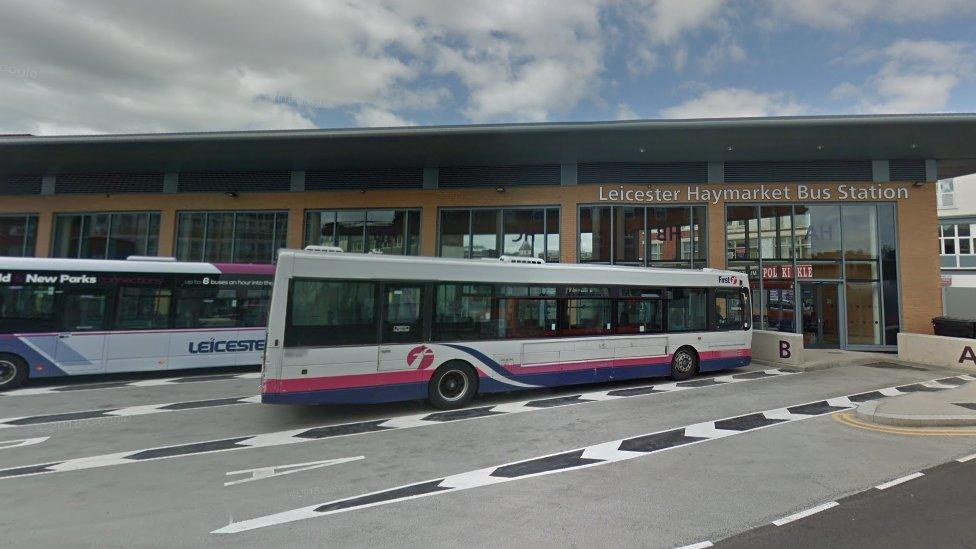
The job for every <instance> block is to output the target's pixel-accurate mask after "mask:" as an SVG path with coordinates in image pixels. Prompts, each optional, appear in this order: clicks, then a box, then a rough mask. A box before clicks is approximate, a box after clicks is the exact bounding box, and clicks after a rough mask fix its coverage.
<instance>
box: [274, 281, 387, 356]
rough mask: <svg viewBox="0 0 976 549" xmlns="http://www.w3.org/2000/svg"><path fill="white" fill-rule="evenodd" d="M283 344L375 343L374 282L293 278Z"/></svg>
mask: <svg viewBox="0 0 976 549" xmlns="http://www.w3.org/2000/svg"><path fill="white" fill-rule="evenodd" d="M289 286H290V287H289V288H288V291H289V296H288V312H287V321H286V323H285V341H284V345H285V347H327V346H330V345H357V344H358V345H376V344H377V337H376V336H377V331H378V326H377V321H378V318H377V314H376V283H374V282H363V281H350V280H304V279H293V280H292V281H291V283H290V284H289Z"/></svg>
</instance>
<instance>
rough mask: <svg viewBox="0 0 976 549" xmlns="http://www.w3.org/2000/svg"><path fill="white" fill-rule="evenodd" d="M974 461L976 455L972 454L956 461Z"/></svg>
mask: <svg viewBox="0 0 976 549" xmlns="http://www.w3.org/2000/svg"><path fill="white" fill-rule="evenodd" d="M973 459H976V454H970V455H968V456H963V457H961V458H959V459H957V460H956V461H958V462H959V463H966V462H967V461H971V460H973Z"/></svg>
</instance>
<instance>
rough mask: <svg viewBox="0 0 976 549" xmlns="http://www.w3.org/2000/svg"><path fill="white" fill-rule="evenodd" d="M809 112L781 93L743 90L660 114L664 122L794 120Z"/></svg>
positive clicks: (712, 93)
mask: <svg viewBox="0 0 976 549" xmlns="http://www.w3.org/2000/svg"><path fill="white" fill-rule="evenodd" d="M805 110H806V109H805V108H804V107H803V106H802V105H800V104H798V103H796V102H795V101H793V100H792V99H790V98H789V96H788V95H787V94H785V93H782V92H777V93H762V92H756V91H752V90H747V89H742V88H723V89H717V90H709V91H706V92H704V93H702V94H701V95H699V96H698V97H695V98H693V99H689V100H687V101H685V102H683V103H680V104H678V105H675V106H673V107H668V108H666V109H663V110H662V111H661V115H662V116H663V117H664V118H731V117H745V116H795V115H799V114H803V113H804V111H805Z"/></svg>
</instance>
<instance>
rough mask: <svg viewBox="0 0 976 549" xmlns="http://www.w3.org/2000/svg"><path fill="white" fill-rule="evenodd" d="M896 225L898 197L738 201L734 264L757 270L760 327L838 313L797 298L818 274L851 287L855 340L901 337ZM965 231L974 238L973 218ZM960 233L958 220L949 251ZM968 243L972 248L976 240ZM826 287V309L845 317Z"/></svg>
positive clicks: (850, 336)
mask: <svg viewBox="0 0 976 549" xmlns="http://www.w3.org/2000/svg"><path fill="white" fill-rule="evenodd" d="M896 227H897V226H896V222H895V206H894V205H893V204H795V205H788V204H787V205H783V204H776V205H765V204H764V205H734V206H732V205H730V206H727V207H726V226H725V231H726V251H727V254H728V255H727V258H728V268H729V269H731V270H736V271H740V272H743V273H745V274H747V276H748V277H749V285H750V287H751V288H752V290H753V293H754V294H755V295H756V296H757V297H756V299H753V303H752V307H753V311H752V314H753V323H754V324H755V325H756V327H757V328H760V329H765V330H776V331H783V332H801V331H802V332H804V333H806V332H807V331H808V330H813V329H815V328H816V327H817V326H818V323H822V322H828V321H833V319H827V318H820V316H818V314H817V312H816V311H815V310H814V309H813V308H811V307H810V306H808V304H806V303H803V304H799V303H798V302H797V296H798V295H799V294H801V290H804V289H807V290H808V293H810V291H809V290H810V288H811V286H810V283H811V282H814V281H825V282H829V283H831V284H833V286H829V285H828V286H825V288H828V289H829V288H842V289H843V291H844V292H846V293H845V296H844V303H846V304H847V309H846V314H845V316H846V318H847V329H846V333H847V341H846V343H847V344H849V345H868V346H880V345H895V344H897V333H898V331H899V326H900V322H899V309H898V301H899V299H898V278H897V277H898V274H897V261H896V254H897V250H896V236H895V233H896ZM964 232H965V234H966V235H967V239H969V238H968V235H969V226H968V225H967V226H966V229H965V231H964ZM956 234H957V232H956V227H955V226H954V225H944V226H942V227H941V228H940V231H939V236H940V245H941V246H942V250H943V253H944V250H945V249H946V246H948V247H951V248H952V249H957V243H956V241H957V240H958V239H959V237H957V236H956ZM966 246H967V248H968V249H972V242H971V241H970V242H968V243H967V244H966ZM840 282H844V284H843V285H842V286H839V285H838V283H840ZM821 293H822V292H821ZM821 293H817V296H818V299H820V298H822V299H823V301H822V305H823V307H820V306H819V305H818V310H820V312H821V313H823V314H826V313H824V311H827V312H830V313H831V314H833V315H834V318H836V319H837V320H838V321H839V318H840V317H837V316H836V308H837V307H839V302H838V301H837V300H836V299H835V297H836V296H834V297H831V296H827V297H823V296H821ZM824 295H826V294H824ZM824 307H825V308H824ZM811 327H813V328H811ZM817 329H819V328H817Z"/></svg>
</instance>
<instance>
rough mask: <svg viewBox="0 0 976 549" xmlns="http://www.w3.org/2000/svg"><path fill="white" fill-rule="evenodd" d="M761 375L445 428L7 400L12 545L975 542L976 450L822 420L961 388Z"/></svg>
mask: <svg viewBox="0 0 976 549" xmlns="http://www.w3.org/2000/svg"><path fill="white" fill-rule="evenodd" d="M764 370H766V368H765V367H758V366H753V367H750V368H747V369H743V370H738V371H731V372H719V373H717V374H710V375H707V376H700V377H698V378H695V379H694V380H692V381H691V382H689V383H684V384H678V385H676V384H674V383H670V382H668V380H663V379H652V380H642V381H638V382H627V383H620V384H600V385H589V386H584V387H570V388H565V389H560V390H551V391H534V392H523V393H512V394H508V395H500V396H492V397H490V398H481V399H478V400H476V401H475V402H474V403H472V405H471V406H470V408H469V409H467V410H465V411H463V412H451V413H439V412H437V411H435V410H431V409H429V408H427V407H426V405H424V404H423V403H417V402H409V403H399V404H391V405H381V406H346V407H335V406H332V407H297V406H295V407H292V406H271V405H263V404H258V403H256V399H255V398H254V396H255V395H256V394H257V392H258V381H259V380H258V379H256V375H254V374H247V373H245V374H240V373H235V374H232V375H230V374H229V375H216V376H215V375H213V374H205V375H197V376H192V375H182V376H177V375H174V376H173V378H166V379H153V378H138V377H136V378H132V379H131V380H112V381H110V382H99V381H88V382H85V383H62V384H60V385H56V386H52V385H46V386H34V387H29V388H28V389H26V390H23V391H18V392H11V393H6V394H2V396H0V502H3V507H2V512H0V528H2V531H3V545H4V546H5V547H49V546H59V547H93V546H98V547H157V546H168V547H198V546H201V545H205V544H206V545H215V546H235V547H239V546H244V547H259V546H260V547H267V546H272V547H274V546H278V547H284V546H287V547H321V546H335V547H338V546H349V547H361V546H370V547H374V548H375V547H391V546H403V545H424V546H428V547H458V546H493V547H516V546H528V545H532V546H541V547H549V546H565V545H572V546H609V545H613V546H618V547H619V546H641V547H680V546H686V545H694V544H703V545H704V544H706V543H714V544H716V545H717V546H723V545H724V546H729V547H733V546H742V547H746V546H749V547H774V546H776V547H782V546H798V547H803V546H823V545H830V546H832V547H846V546H855V545H856V546H860V547H872V546H881V545H885V546H887V547H898V546H950V547H951V546H960V547H962V546H967V542H968V541H969V540H972V539H976V536H974V534H976V532H974V530H973V526H972V524H973V520H972V518H971V517H973V516H974V512H976V496H974V494H973V492H974V491H973V490H972V486H974V485H976V483H974V480H976V478H974V476H976V460H974V461H971V462H970V461H966V462H958V461H955V460H957V459H960V458H964V456H968V455H971V454H973V453H976V436H966V435H965V434H963V433H959V434H958V436H950V435H940V436H912V435H902V434H894V433H887V432H880V431H874V430H868V429H859V428H855V427H851V426H849V425H847V424H844V423H842V422H839V421H837V420H836V418H835V416H837V415H838V414H842V413H844V412H845V411H848V410H850V409H851V407H852V406H853V405H854V404H855V403H856V402H858V401H861V400H864V399H868V398H876V397H878V396H881V394H879V393H874V391H876V390H880V389H886V388H892V387H899V386H900V387H902V388H903V390H904V391H918V390H940V388H945V387H950V386H954V385H958V384H960V383H964V382H965V380H961V379H959V378H958V377H957V376H958V375H959V372H950V371H940V370H926V369H896V368H879V367H869V366H850V367H844V368H836V369H832V370H823V371H817V372H809V373H802V374H799V373H793V374H788V373H783V372H780V371H767V372H763V371H764ZM934 380H942V381H941V382H934V383H928V382H930V381H934ZM923 382H924V383H926V384H923V385H918V384H919V383H923ZM918 473H922V474H921V475H918ZM908 477H911V478H908ZM906 478H908V480H902V479H906ZM893 480H899V481H900V482H899V483H896V484H895V485H892V486H890V487H887V488H885V489H877V488H875V486H879V485H885V483H889V482H890V481H893ZM829 504H832V505H829ZM824 506H826V507H825V509H824V510H822V511H819V512H812V511H810V510H811V509H813V510H818V508H819V507H824ZM790 517H798V518H791V519H790V520H788V521H786V522H783V519H784V518H790ZM774 521H776V522H780V523H781V524H782V525H780V526H777V525H774ZM968 545H969V546H971V543H970V544H968Z"/></svg>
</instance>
